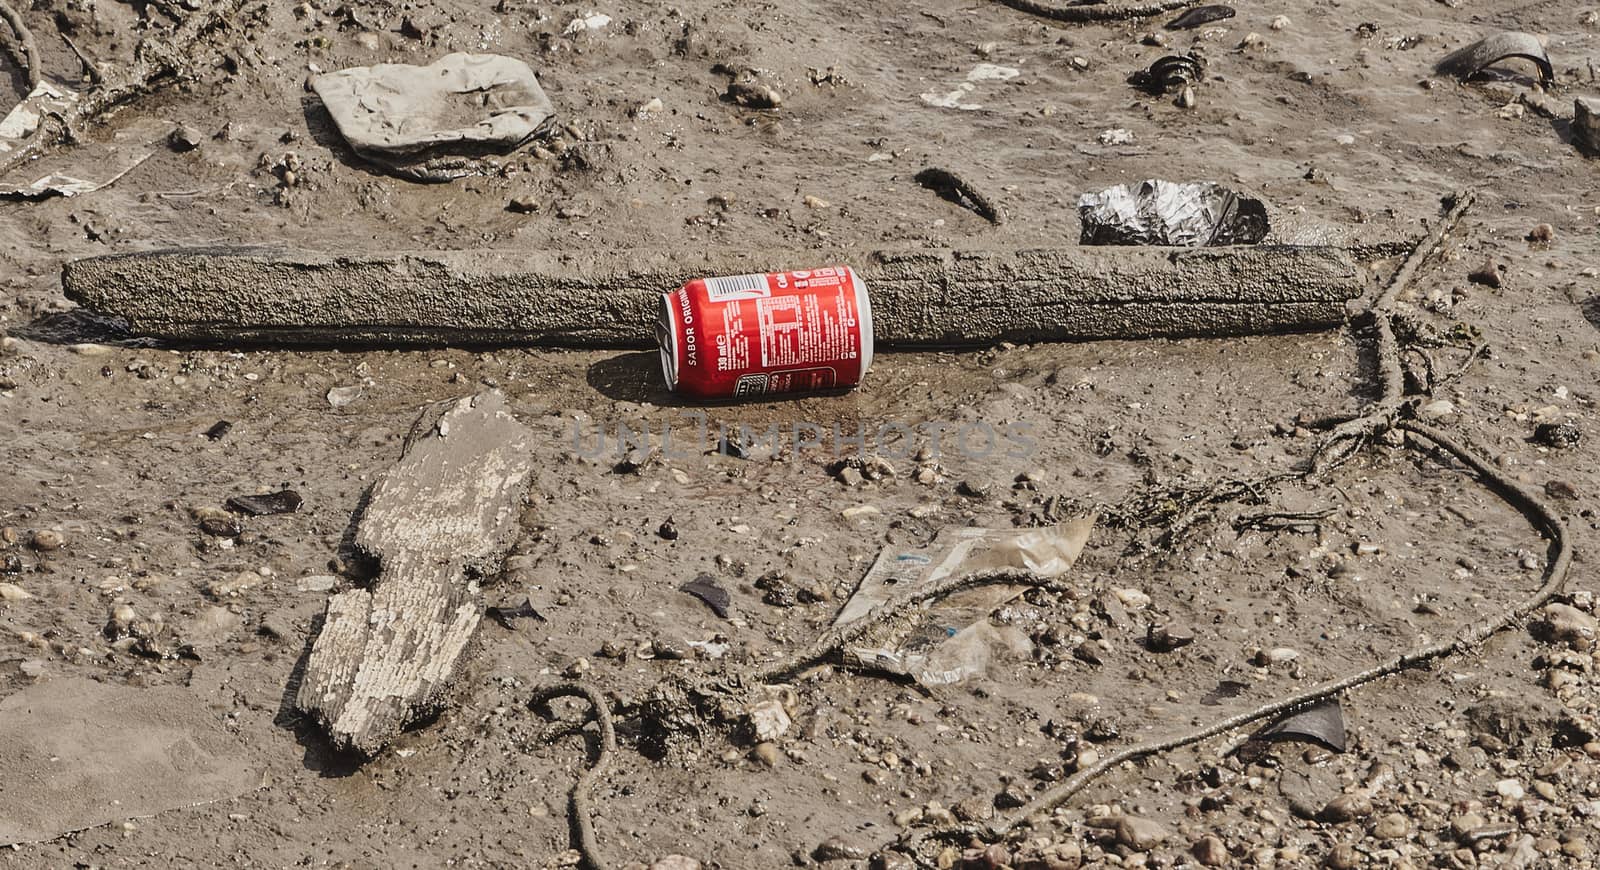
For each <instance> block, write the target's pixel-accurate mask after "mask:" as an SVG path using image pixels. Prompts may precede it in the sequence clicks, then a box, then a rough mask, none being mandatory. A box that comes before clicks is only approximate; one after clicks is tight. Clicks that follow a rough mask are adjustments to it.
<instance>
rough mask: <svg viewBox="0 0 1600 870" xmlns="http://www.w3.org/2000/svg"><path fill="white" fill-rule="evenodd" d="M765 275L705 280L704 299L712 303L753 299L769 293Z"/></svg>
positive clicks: (733, 276)
mask: <svg viewBox="0 0 1600 870" xmlns="http://www.w3.org/2000/svg"><path fill="white" fill-rule="evenodd" d="M770 292H771V291H769V290H768V289H767V276H766V275H732V276H728V277H724V278H707V279H706V297H707V298H709V299H710V300H711V301H712V302H726V301H728V300H730V299H755V298H757V297H761V296H766V295H768V294H769V293H770Z"/></svg>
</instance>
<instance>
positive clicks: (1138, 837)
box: [1112, 816, 1170, 852]
mask: <svg viewBox="0 0 1600 870" xmlns="http://www.w3.org/2000/svg"><path fill="white" fill-rule="evenodd" d="M1112 830H1114V831H1115V832H1116V835H1117V842H1118V843H1121V844H1122V845H1124V846H1127V847H1128V848H1130V849H1132V850H1134V851H1136V852H1148V851H1150V850H1151V849H1154V848H1155V847H1157V846H1159V845H1161V844H1162V843H1164V842H1166V840H1167V837H1168V836H1170V834H1169V833H1168V832H1167V829H1166V826H1164V825H1162V824H1161V823H1160V822H1157V821H1155V820H1154V819H1144V818H1140V817H1139V816H1120V817H1118V818H1117V820H1116V826H1115V827H1114V828H1112Z"/></svg>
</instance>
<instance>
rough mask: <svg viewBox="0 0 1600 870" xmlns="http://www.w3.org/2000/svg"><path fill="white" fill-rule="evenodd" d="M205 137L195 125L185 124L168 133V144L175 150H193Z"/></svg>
mask: <svg viewBox="0 0 1600 870" xmlns="http://www.w3.org/2000/svg"><path fill="white" fill-rule="evenodd" d="M204 139H205V137H204V136H203V135H202V134H201V133H200V131H199V130H196V129H195V128H193V127H190V126H188V125H183V126H180V127H177V128H176V129H174V130H173V131H172V132H171V133H168V134H167V145H169V146H170V147H171V148H172V150H174V151H193V150H194V149H196V148H199V147H200V143H201V142H202V141H204Z"/></svg>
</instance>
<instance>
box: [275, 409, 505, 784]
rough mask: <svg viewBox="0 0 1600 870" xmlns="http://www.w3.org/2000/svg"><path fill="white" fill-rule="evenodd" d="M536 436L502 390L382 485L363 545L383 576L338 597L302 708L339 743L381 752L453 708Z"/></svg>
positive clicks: (438, 412)
mask: <svg viewBox="0 0 1600 870" xmlns="http://www.w3.org/2000/svg"><path fill="white" fill-rule="evenodd" d="M531 437H532V433H531V432H530V431H529V430H528V429H527V428H526V427H524V426H523V425H522V424H521V423H518V422H517V421H516V419H514V418H513V417H512V416H511V414H510V413H509V412H507V411H506V407H505V399H504V397H503V396H501V394H499V393H498V392H490V393H484V394H482V395H478V396H475V397H471V398H466V399H460V400H458V401H454V402H446V403H443V404H441V405H436V406H434V407H432V408H430V409H429V410H428V411H426V412H424V413H423V415H422V417H421V418H420V419H418V421H417V425H416V426H415V427H413V429H412V432H411V436H410V437H409V438H408V439H407V440H406V447H405V452H404V455H403V456H402V458H401V459H400V461H399V462H398V463H397V464H395V465H394V466H392V467H391V468H389V469H388V470H387V471H385V472H384V474H383V475H382V476H381V477H380V478H379V479H378V480H377V482H376V483H374V484H373V486H372V491H371V493H370V495H369V497H368V500H367V503H366V507H365V508H364V509H363V511H362V512H361V515H360V517H359V518H358V519H357V521H356V522H357V525H356V536H355V546H356V548H357V549H358V550H360V551H361V552H362V553H364V554H366V555H368V556H370V557H372V558H374V559H376V560H378V563H379V569H380V573H379V574H378V577H377V580H376V581H375V582H374V583H373V584H372V585H371V587H369V588H367V589H352V590H350V591H348V592H342V593H339V594H338V595H335V596H333V597H332V598H331V599H329V602H328V611H327V614H326V616H325V617H324V619H323V624H322V630H321V633H320V634H318V635H317V639H316V641H315V642H314V643H313V644H312V647H311V652H310V654H309V655H308V657H307V659H306V663H305V670H304V674H303V675H302V679H301V683H300V689H299V692H298V693H297V695H296V699H295V705H296V706H297V707H298V708H299V709H301V710H303V711H305V712H307V713H311V714H313V715H314V716H316V718H317V719H318V720H319V721H320V722H321V723H322V724H323V726H324V727H325V729H326V730H327V732H328V735H329V737H330V738H331V740H332V742H333V744H334V745H335V746H338V747H341V748H348V749H355V750H358V751H360V752H362V753H364V754H368V755H371V754H373V753H375V752H377V751H378V750H379V749H381V748H382V747H383V745H384V744H385V743H387V742H388V741H389V740H390V739H391V738H393V737H394V736H395V735H396V734H398V733H399V731H400V729H402V728H403V727H405V726H406V724H407V723H409V722H411V721H412V720H414V719H416V718H418V717H419V716H422V715H425V714H427V713H430V712H432V711H434V710H436V709H437V708H438V706H439V705H440V704H441V702H442V701H443V700H444V697H445V692H446V690H447V688H448V686H449V683H450V681H451V678H452V677H453V676H454V674H455V671H456V667H457V664H458V662H459V661H460V659H461V657H462V654H463V653H464V652H465V651H466V650H467V647H468V644H469V643H470V642H471V640H472V636H473V633H474V631H475V630H476V629H477V627H478V623H479V621H480V620H481V619H482V617H483V604H482V602H481V601H480V600H479V595H478V578H479V577H482V576H484V575H492V574H494V573H496V572H498V570H499V568H500V563H501V561H502V560H503V559H504V557H505V552H506V550H507V549H508V548H509V547H510V545H511V542H512V538H513V537H514V533H515V530H516V526H517V518H518V513H519V511H520V508H521V504H522V499H523V496H524V495H525V494H526V492H527V488H528V479H529V473H530V460H529V449H530V447H531V446H532V445H531V440H530V439H531Z"/></svg>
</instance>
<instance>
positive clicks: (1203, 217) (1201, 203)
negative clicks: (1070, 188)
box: [1078, 179, 1269, 248]
mask: <svg viewBox="0 0 1600 870" xmlns="http://www.w3.org/2000/svg"><path fill="white" fill-rule="evenodd" d="M1078 216H1079V218H1080V219H1081V220H1082V222H1083V233H1082V237H1081V239H1080V243H1081V244H1085V245H1171V246H1175V247H1184V248H1198V247H1206V246H1210V245H1254V244H1256V243H1258V242H1260V241H1261V240H1262V239H1263V238H1265V237H1266V235H1267V231H1268V229H1269V227H1268V222H1267V207H1266V204H1265V203H1263V202H1262V201H1261V200H1259V199H1251V198H1249V197H1245V196H1241V195H1240V194H1237V193H1235V192H1233V191H1231V190H1229V189H1227V188H1225V187H1222V186H1220V185H1217V184H1213V183H1211V182H1209V181H1199V182H1191V183H1187V184H1178V183H1175V182H1171V181H1162V180H1160V179H1150V180H1147V181H1143V182H1141V183H1139V184H1138V185H1137V186H1135V187H1132V188H1130V187H1129V186H1128V185H1126V184H1119V185H1117V186H1116V187H1112V188H1107V189H1106V190H1103V191H1101V192H1099V193H1086V194H1084V195H1083V196H1082V197H1081V198H1080V199H1079V200H1078Z"/></svg>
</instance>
